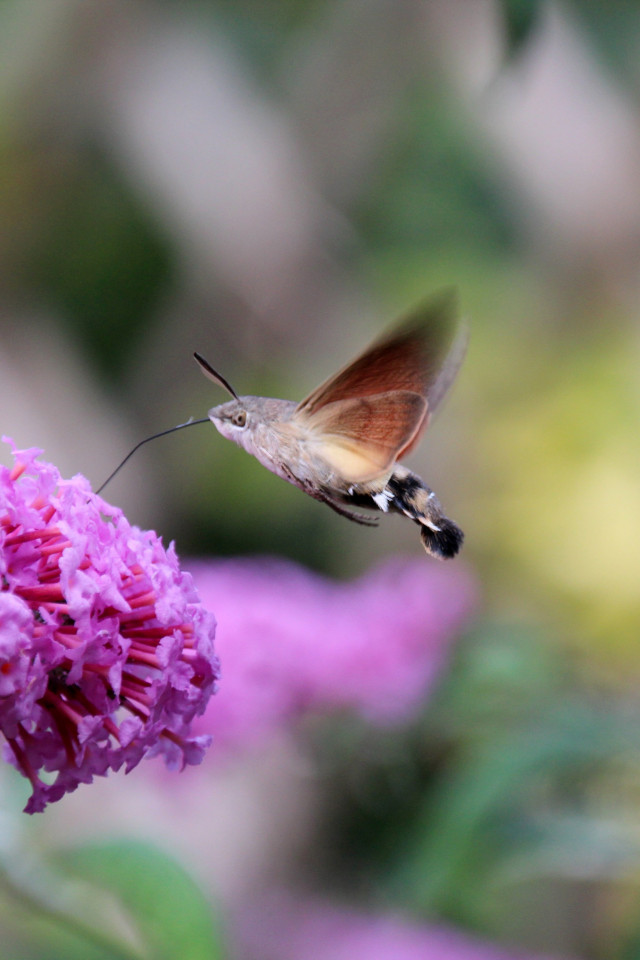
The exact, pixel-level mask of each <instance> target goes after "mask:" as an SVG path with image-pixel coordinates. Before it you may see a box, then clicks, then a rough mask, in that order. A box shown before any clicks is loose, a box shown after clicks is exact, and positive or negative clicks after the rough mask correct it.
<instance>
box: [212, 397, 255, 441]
mask: <svg viewBox="0 0 640 960" xmlns="http://www.w3.org/2000/svg"><path fill="white" fill-rule="evenodd" d="M249 399H250V398H249V397H247V398H245V397H238V399H237V400H229V401H228V402H227V403H221V404H219V406H217V407H212V408H211V410H209V413H208V414H207V416H208V417H209V420H211V422H212V424H213V425H214V427H215V428H216V430H218V431H219V433H221V434H222V436H223V437H226V438H227V440H234V441H235V443H239V444H240V445H241V446H242V445H243V443H242V437H243V434H244V433H245V432H246V431H247V429H248V428H249V426H250V424H251V410H249V409H248V405H247V404H246V403H245V400H249Z"/></svg>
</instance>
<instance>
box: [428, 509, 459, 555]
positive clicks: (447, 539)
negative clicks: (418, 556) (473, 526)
mask: <svg viewBox="0 0 640 960" xmlns="http://www.w3.org/2000/svg"><path fill="white" fill-rule="evenodd" d="M434 526H435V525H434ZM434 526H430V525H428V524H426V523H422V524H421V525H420V539H421V540H422V544H423V546H424V548H425V550H426V551H427V553H430V554H431V556H432V557H438V558H439V559H440V560H449V559H450V558H451V557H455V555H456V554H457V552H458V550H459V549H460V547H461V546H462V541H463V540H464V533H463V532H462V530H461V529H460V527H459V526H458V525H457V524H456V523H454V522H453V520H449V518H448V517H445V516H440V517H438V523H437V528H436V529H434Z"/></svg>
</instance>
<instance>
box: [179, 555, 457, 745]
mask: <svg viewBox="0 0 640 960" xmlns="http://www.w3.org/2000/svg"><path fill="white" fill-rule="evenodd" d="M189 569H190V570H191V571H192V573H193V577H194V581H195V583H196V585H197V587H198V590H199V592H200V595H201V596H202V598H203V601H204V602H205V603H207V604H210V605H211V606H212V607H213V608H214V609H215V610H216V615H217V618H218V634H217V638H216V642H217V645H218V649H219V652H220V655H221V658H222V663H223V675H224V686H223V689H222V691H221V693H220V695H219V696H218V697H216V698H215V700H213V701H211V703H210V705H209V708H208V710H207V714H206V716H205V717H204V718H203V720H202V721H201V724H200V726H201V727H203V728H205V729H206V730H208V731H211V732H212V733H214V734H215V736H216V743H217V745H220V744H225V743H226V744H227V746H234V745H238V744H239V745H244V744H247V743H256V742H260V741H261V740H262V739H263V738H265V737H267V736H268V735H269V734H270V733H272V732H273V731H274V729H277V728H279V727H282V726H284V725H285V724H286V723H288V722H290V721H291V720H293V719H295V718H297V717H299V716H300V715H301V714H303V713H304V712H306V711H324V712H326V711H331V710H339V709H344V708H348V709H353V710H356V711H358V712H359V713H361V714H362V715H364V716H365V717H367V718H368V719H370V720H372V721H374V722H376V723H379V724H385V723H393V722H398V721H402V720H404V719H408V718H409V717H411V715H412V714H413V713H414V712H415V710H416V709H417V708H418V707H419V706H420V704H421V703H422V702H423V700H424V697H425V696H426V695H427V694H428V692H429V689H430V687H431V684H432V683H433V681H434V680H435V679H436V677H437V676H438V675H439V673H440V671H441V669H442V667H443V665H444V663H445V661H446V658H447V654H448V650H449V648H450V643H451V640H452V639H453V637H454V636H455V634H456V632H457V631H458V630H459V629H460V627H461V626H462V624H463V623H464V622H465V620H466V619H467V618H468V616H469V613H470V610H471V607H472V605H473V588H472V585H471V583H470V580H469V577H468V576H467V575H466V574H465V572H464V571H463V570H462V569H461V568H455V569H451V568H450V567H447V568H443V567H441V566H439V565H436V564H430V563H428V562H427V561H425V558H424V557H423V556H420V557H418V558H416V559H415V560H398V559H395V560H391V561H388V562H386V563H384V564H382V565H381V566H380V567H378V568H377V569H375V570H373V571H372V572H369V573H367V574H366V575H364V576H363V577H361V578H360V579H359V580H356V581H355V582H352V583H339V582H336V581H333V580H329V579H327V578H325V577H321V576H319V575H317V574H313V573H310V572H309V571H307V570H304V569H303V568H302V567H299V566H296V565H295V564H293V563H289V562H285V561H282V560H275V559H263V560H244V559H243V560H228V561H216V562H205V561H199V562H190V563H189Z"/></svg>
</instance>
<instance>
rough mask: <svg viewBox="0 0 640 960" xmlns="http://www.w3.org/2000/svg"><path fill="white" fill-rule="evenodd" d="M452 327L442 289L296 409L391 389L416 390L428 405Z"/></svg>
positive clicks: (448, 296) (451, 309) (451, 300)
mask: <svg viewBox="0 0 640 960" xmlns="http://www.w3.org/2000/svg"><path fill="white" fill-rule="evenodd" d="M455 332H456V309H455V296H454V294H453V292H452V291H450V290H447V291H444V292H443V293H441V294H439V295H437V296H436V297H432V298H430V299H429V300H427V301H425V302H424V303H422V304H420V305H419V306H418V307H417V308H416V309H415V310H413V311H412V312H411V313H410V314H409V315H408V316H406V317H405V318H404V319H402V320H400V321H399V322H397V323H396V324H395V325H394V326H393V327H392V328H391V329H390V330H388V331H387V332H386V333H384V334H383V335H382V336H381V337H379V338H378V339H377V340H375V341H374V342H373V343H372V344H371V345H370V346H369V347H368V348H367V349H366V350H365V351H364V353H362V354H361V355H360V356H359V357H357V358H356V359H355V360H353V361H352V362H351V363H350V364H348V366H346V367H344V369H343V370H341V371H340V372H339V373H337V374H336V375H335V376H333V377H331V378H330V379H329V380H326V381H325V382H324V383H322V384H321V385H320V386H319V387H317V388H316V390H314V391H313V393H311V394H309V396H308V397H306V398H305V399H304V400H303V401H302V402H301V403H300V404H298V407H297V410H298V411H301V412H305V413H307V414H314V413H316V412H317V411H319V410H320V409H322V408H323V407H324V406H326V405H327V404H330V403H335V402H336V401H341V400H351V399H354V398H357V397H369V398H371V397H373V396H375V395H376V394H381V393H389V392H391V391H394V390H400V391H405V392H410V393H414V394H418V395H419V396H421V397H423V398H424V400H425V401H426V402H427V404H429V407H431V406H432V404H431V403H430V391H431V389H432V388H433V387H435V385H436V384H437V383H438V381H439V374H440V372H441V370H442V368H443V364H444V362H445V359H446V357H447V354H448V353H449V350H450V348H451V345H452V343H453V341H454V338H455ZM428 413H431V409H429V410H428ZM422 425H423V426H424V422H423V424H422Z"/></svg>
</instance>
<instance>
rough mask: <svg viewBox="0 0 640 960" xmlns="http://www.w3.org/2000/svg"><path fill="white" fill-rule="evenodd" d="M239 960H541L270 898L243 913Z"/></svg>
mask: <svg viewBox="0 0 640 960" xmlns="http://www.w3.org/2000/svg"><path fill="white" fill-rule="evenodd" d="M237 938H238V946H239V951H238V956H239V957H240V958H242V960H245V958H246V960H249V958H250V960H301V958H303V957H304V960H526V958H528V960H543V958H542V957H541V956H540V955H539V954H536V958H534V956H533V955H532V954H525V953H523V952H521V951H516V950H511V949H508V948H505V947H500V946H497V945H494V944H491V943H488V942H486V941H483V940H476V939H475V938H473V937H471V936H468V935H466V934H462V933H459V932H458V931H456V930H453V929H451V928H447V927H442V926H435V925H434V926H432V925H428V924H419V923H417V922H415V921H409V920H407V919H405V918H403V917H401V916H399V915H393V914H387V915H384V914H373V913H364V912H362V913H361V912H358V911H356V910H351V909H348V908H346V907H336V906H333V905H331V904H327V903H322V902H321V901H319V900H318V901H316V900H308V901H299V900H296V899H294V898H293V897H288V896H286V895H285V894H281V895H278V894H275V895H273V896H272V897H269V898H268V899H267V900H266V902H264V903H263V904H262V905H261V906H259V907H257V908H255V907H254V908H253V909H252V910H251V911H250V912H247V913H246V914H243V916H242V918H241V922H240V923H239V925H238V929H237Z"/></svg>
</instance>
